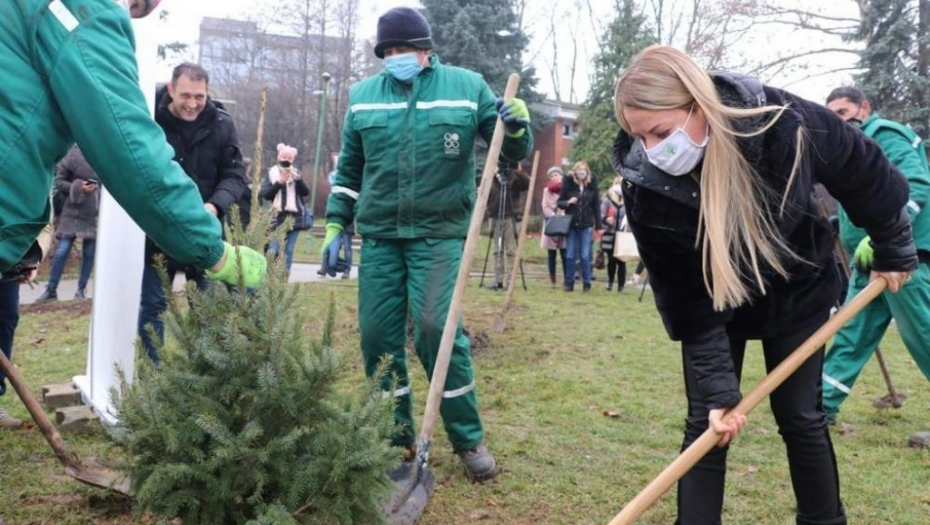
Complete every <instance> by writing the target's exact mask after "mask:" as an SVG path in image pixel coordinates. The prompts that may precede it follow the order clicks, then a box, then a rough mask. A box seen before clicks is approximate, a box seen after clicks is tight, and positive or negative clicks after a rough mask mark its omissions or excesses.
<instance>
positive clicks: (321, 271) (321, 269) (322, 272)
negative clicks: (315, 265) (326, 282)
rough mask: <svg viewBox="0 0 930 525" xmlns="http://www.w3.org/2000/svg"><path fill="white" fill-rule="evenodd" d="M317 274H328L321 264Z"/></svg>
mask: <svg viewBox="0 0 930 525" xmlns="http://www.w3.org/2000/svg"><path fill="white" fill-rule="evenodd" d="M316 274H317V275H319V276H321V277H322V276H324V275H326V270H324V269H323V267H322V266H321V267H320V269H319V270H317V271H316Z"/></svg>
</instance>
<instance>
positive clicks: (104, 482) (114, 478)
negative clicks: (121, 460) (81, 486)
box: [65, 458, 132, 496]
mask: <svg viewBox="0 0 930 525" xmlns="http://www.w3.org/2000/svg"><path fill="white" fill-rule="evenodd" d="M65 470H66V472H67V473H68V475H69V476H71V477H72V478H74V479H76V480H78V481H80V482H81V483H85V484H87V485H91V486H94V487H99V488H103V489H107V490H111V491H113V492H118V493H120V494H125V495H126V496H132V488H131V485H130V481H129V475H128V474H126V473H125V472H120V471H116V470H112V469H109V468H107V467H105V466H104V465H103V464H101V463H99V462H98V461H96V460H94V459H92V458H91V459H88V460H86V461H83V462H81V463H79V464H76V465H69V466H67V467H66V468H65Z"/></svg>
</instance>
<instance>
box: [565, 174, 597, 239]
mask: <svg viewBox="0 0 930 525" xmlns="http://www.w3.org/2000/svg"><path fill="white" fill-rule="evenodd" d="M590 177H591V181H590V182H589V183H588V184H586V185H585V187H584V190H582V189H581V186H579V185H578V182H577V181H576V180H575V178H574V177H571V176H569V177H565V178H563V179H562V191H561V192H560V193H559V203H558V205H559V208H561V209H563V210H565V213H566V214H569V215H571V216H572V228H590V227H594V229H595V230H600V229H602V228H603V226H602V225H601V196H600V193H599V192H598V189H597V178H596V177H595V176H594V175H590ZM572 197H577V198H578V202H576V203H575V204H569V203H568V201H569V199H571V198H572Z"/></svg>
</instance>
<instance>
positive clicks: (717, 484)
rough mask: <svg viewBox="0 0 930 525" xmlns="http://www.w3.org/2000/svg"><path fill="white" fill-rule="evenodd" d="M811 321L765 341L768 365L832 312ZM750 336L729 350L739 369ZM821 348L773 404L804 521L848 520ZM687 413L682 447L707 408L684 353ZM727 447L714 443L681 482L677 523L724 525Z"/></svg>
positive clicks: (807, 524)
mask: <svg viewBox="0 0 930 525" xmlns="http://www.w3.org/2000/svg"><path fill="white" fill-rule="evenodd" d="M812 317H813V318H815V319H812V321H813V322H812V323H810V324H808V326H800V327H793V328H794V329H793V330H792V331H790V332H786V333H784V334H781V335H778V336H775V337H770V338H767V339H763V340H762V349H763V353H764V355H765V368H766V370H767V371H768V372H771V371H772V370H773V369H774V368H775V367H776V366H777V365H778V364H779V363H781V362H782V360H784V359H785V358H786V357H787V356H788V355H789V354H790V353H791V352H792V351H793V350H794V349H795V348H797V347H798V346H799V345H800V344H801V343H802V342H803V341H804V340H805V339H807V337H808V336H810V335H811V334H813V333H814V331H816V330H817V329H818V328H819V327H820V325H821V323H823V322H826V320H827V318H828V312H823V314H822V315H813V316H812ZM745 350H746V341H745V340H736V339H732V338H731V339H730V353H731V355H732V357H733V365H734V369H735V371H736V374H737V378H739V376H740V371H741V369H742V366H743V357H744V355H745ZM823 354H824V352H823V349H822V348H821V349H820V350H819V351H818V352H817V353H815V354H814V355H813V356H812V357H811V358H810V359H808V360H807V361H806V362H805V363H804V364H803V365H801V367H800V368H799V369H798V370H797V371H796V372H795V373H794V374H792V375H791V376H790V377H788V379H786V380H785V382H784V383H782V384H781V386H779V387H778V388H776V389H775V391H774V392H773V393H772V396H771V398H770V399H769V404H770V406H771V407H772V413H773V414H774V415H775V422H776V423H777V424H778V433H779V434H781V437H782V441H784V443H785V448H786V449H787V453H788V469H789V471H790V473H791V482H792V485H793V487H794V495H795V499H796V502H797V506H796V508H797V516H796V521H797V523H798V524H799V525H843V524H845V523H846V517H845V513H844V511H843V505H842V503H841V502H840V486H839V475H838V474H837V469H836V456H835V455H834V453H833V444H832V443H831V441H830V434H829V431H828V429H827V424H826V421H825V419H824V413H823V406H822V404H821V389H820V373H821V368H822V366H823ZM683 361H684V372H685V392H686V393H687V396H688V417H687V419H686V420H685V439H684V444H683V445H682V450H684V449H685V448H687V447H688V445H690V444H691V443H693V442H694V441H695V440H696V439H697V438H698V437H700V435H701V434H702V433H703V432H704V431H705V430H706V429H707V425H708V423H707V414H708V410H707V407H706V405H705V403H704V400H703V399H702V398H701V397H700V396H698V394H697V392H698V378H697V375H696V374H695V371H694V365H693V363H691V358H690V356H689V355H687V354H683ZM727 448H728V447H721V448H714V449H713V450H711V452H710V453H708V454H707V455H706V456H704V458H703V459H701V460H700V461H699V462H698V463H697V464H696V465H695V466H694V468H692V469H691V471H689V472H688V473H687V474H685V476H684V477H683V478H681V481H679V482H678V520H677V521H676V522H675V523H676V524H677V525H719V524H720V522H721V521H720V513H721V508H722V506H723V488H724V479H725V474H726V461H727Z"/></svg>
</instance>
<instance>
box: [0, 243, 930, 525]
mask: <svg viewBox="0 0 930 525" xmlns="http://www.w3.org/2000/svg"><path fill="white" fill-rule="evenodd" d="M529 246H530V253H529V254H528V261H527V265H526V270H527V282H528V285H529V290H528V291H525V292H524V291H522V290H518V291H517V293H516V301H515V303H516V307H515V308H514V309H513V310H511V312H510V315H509V316H508V318H507V323H506V324H507V329H506V331H505V332H504V333H503V334H500V335H498V334H496V333H494V332H493V328H492V327H493V325H494V319H495V316H496V315H497V313H498V311H499V308H500V306H501V305H502V303H503V300H504V294H500V293H494V292H490V291H488V290H485V289H480V288H478V287H477V280H474V281H473V283H472V285H471V286H470V288H469V290H468V293H467V295H466V306H465V319H466V327H467V328H468V330H469V331H470V333H471V334H472V338H473V346H474V348H473V352H474V359H475V367H476V374H477V380H478V384H479V403H480V405H481V411H482V415H483V418H484V422H485V426H486V434H487V443H488V445H489V447H490V448H491V450H492V451H493V452H494V453H495V454H496V456H497V458H498V460H499V462H500V464H501V466H502V467H503V469H504V471H503V474H502V475H501V476H500V478H499V480H498V481H496V482H493V483H490V484H487V485H473V484H471V483H468V482H467V481H466V480H465V478H464V476H463V475H462V473H461V470H460V467H459V463H458V458H456V457H455V456H454V455H453V454H452V451H451V450H450V449H449V447H448V444H447V442H446V439H445V436H444V434H443V433H442V429H441V428H439V429H437V433H436V435H435V436H434V439H433V443H434V449H433V450H434V452H433V459H432V468H433V469H434V471H435V472H436V474H437V478H438V482H439V486H438V489H437V491H436V494H435V496H434V497H433V499H432V501H431V503H430V506H429V508H428V510H427V513H426V515H425V516H424V517H423V519H422V520H421V521H420V523H422V524H423V525H451V524H471V523H475V524H498V523H500V524H527V525H528V524H536V523H545V524H552V525H569V524H572V525H574V524H592V525H596V524H606V523H607V522H608V521H609V520H610V519H611V518H612V517H613V516H614V515H615V514H616V513H617V512H619V510H620V509H621V508H622V507H623V505H624V503H626V502H627V501H628V500H629V499H631V498H632V497H633V496H635V495H636V493H637V492H639V490H640V489H642V488H643V487H644V486H645V485H646V484H647V483H648V482H649V481H650V480H651V479H652V478H653V477H654V476H655V475H656V474H657V473H658V472H659V471H661V470H662V469H663V468H664V467H665V466H666V465H667V464H668V463H669V462H670V461H671V460H672V459H673V458H674V457H675V456H676V454H677V450H678V447H679V445H680V442H681V435H682V426H683V419H684V411H685V402H684V393H683V390H684V389H683V385H682V378H681V371H680V368H681V364H680V355H679V351H678V347H677V345H676V344H674V343H672V342H670V341H669V340H668V339H667V337H666V335H665V332H664V330H663V328H662V324H661V322H660V320H659V318H658V315H657V313H656V311H655V307H654V304H653V302H652V297H651V295H650V294H649V293H648V292H647V294H646V298H645V299H644V301H643V302H638V301H637V298H638V295H639V290H636V291H633V290H627V291H626V292H625V293H623V294H618V293H617V292H616V291H614V292H612V293H608V292H606V291H605V290H604V287H603V284H604V280H605V277H604V272H603V271H599V272H597V274H598V280H597V281H596V282H595V286H594V289H593V290H592V293H589V294H581V293H580V291H578V289H576V292H575V293H572V294H567V293H564V292H562V291H561V289H558V290H553V289H551V288H550V286H549V284H548V282H547V281H548V280H547V278H546V277H544V276H545V268H544V265H545V259H544V255H545V254H544V253H543V252H542V251H541V250H540V249H539V248H538V242H535V241H532V242H530V244H529ZM299 251H303V240H302V242H301V244H300V245H299ZM483 260H484V248H483V247H482V248H480V249H479V251H478V257H477V260H476V262H475V265H474V266H473V267H474V268H475V269H476V270H477V271H478V272H480V270H481V266H482V264H483ZM300 286H302V288H301V294H302V297H303V302H302V304H303V306H302V308H305V309H306V311H307V318H308V319H307V322H306V327H305V328H306V330H307V332H308V333H317V332H318V330H319V329H320V325H321V323H322V322H323V319H322V315H321V313H322V312H323V311H324V309H325V304H326V302H327V301H328V298H329V296H330V294H331V293H332V294H335V298H336V302H337V307H338V310H339V318H338V321H337V326H338V327H339V329H338V334H337V339H336V344H337V345H338V346H339V347H340V348H341V349H342V350H344V351H345V352H346V354H347V356H348V359H347V363H348V364H349V366H348V367H347V370H346V381H358V380H360V379H361V376H362V371H361V368H360V366H359V365H360V364H359V359H358V358H357V357H356V356H357V352H358V349H357V348H358V336H357V332H356V320H355V319H356V311H357V309H356V304H357V299H356V297H357V287H356V286H357V284H356V281H354V280H353V281H339V282H335V281H334V282H329V283H323V284H313V285H309V284H304V285H300ZM579 289H580V287H579ZM46 308H47V309H46V310H45V311H44V312H35V311H33V312H31V313H30V311H29V309H28V308H27V309H26V312H25V313H24V316H23V319H22V321H21V324H20V330H19V332H18V334H17V345H16V350H15V354H14V356H15V360H16V362H17V363H18V364H19V366H20V370H21V372H22V373H23V375H24V376H25V377H26V379H27V381H29V383H30V384H31V386H32V388H33V390H34V391H38V389H39V387H40V386H41V385H43V384H48V383H61V382H66V381H68V380H69V379H70V378H71V376H73V375H77V374H80V373H83V371H84V367H85V355H86V344H87V328H88V320H89V316H88V310H87V307H83V309H82V307H81V306H79V305H69V304H68V303H62V304H61V305H55V306H54V307H46ZM882 348H883V350H885V353H886V359H887V360H888V364H889V367H890V371H891V374H892V377H893V378H894V380H895V383H896V387H897V388H898V389H899V390H902V391H905V392H907V393H908V395H909V396H910V398H909V399H908V400H907V403H906V404H905V406H904V407H903V408H902V409H900V410H889V411H882V412H879V411H877V410H875V409H874V408H872V406H871V401H872V400H873V399H874V398H876V397H879V396H881V395H883V394H884V393H885V391H884V388H885V387H884V384H883V382H882V379H881V375H880V373H879V369H878V367H877V365H876V364H875V363H874V361H873V362H871V363H870V364H869V365H868V366H867V367H866V369H865V371H864V372H863V374H862V376H861V378H860V380H859V383H858V384H857V386H856V390H855V391H854V392H853V395H852V396H851V397H850V399H849V400H848V401H847V403H846V404H845V405H844V406H843V412H842V414H841V421H842V422H845V423H850V424H852V425H853V426H854V430H852V431H851V432H847V433H845V434H842V435H840V434H839V433H838V432H837V429H836V428H834V432H833V439H834V444H835V447H836V452H837V455H838V456H839V466H840V473H841V479H842V488H843V499H844V502H845V504H846V507H847V510H848V514H849V518H850V523H855V524H867V525H878V524H900V525H907V524H910V525H924V524H926V523H930V489H928V487H930V451H928V450H923V451H922V450H915V449H910V448H908V447H907V446H906V441H907V438H908V436H909V435H910V433H911V432H913V431H917V430H930V410H928V408H930V384H928V382H927V381H926V380H925V379H924V378H923V377H922V376H921V374H920V373H919V371H918V370H917V368H916V366H915V365H914V363H913V362H912V361H911V359H910V357H909V355H908V354H907V352H906V351H905V350H904V348H903V346H902V344H901V341H900V339H899V337H898V335H897V333H896V332H895V331H894V330H890V331H889V333H888V335H887V336H886V337H885V340H884V341H883V343H882ZM763 374H764V372H763V362H762V359H761V351H760V350H759V347H758V346H757V345H756V346H752V345H751V346H750V349H749V351H748V352H747V358H746V365H745V372H744V385H745V387H744V391H748V390H749V389H750V388H751V387H752V386H754V385H755V384H756V383H758V381H759V380H760V379H761V377H762V376H763ZM426 391H427V385H426V384H425V381H424V374H423V373H422V370H417V373H416V374H415V382H414V392H415V400H416V402H417V406H418V407H419V408H418V410H419V412H420V413H422V406H423V403H424V396H425V393H426ZM0 406H3V407H4V408H7V409H9V410H10V411H11V412H13V413H14V414H15V415H17V416H20V417H24V418H26V417H27V413H26V411H25V409H24V408H23V407H22V405H21V404H20V403H19V402H18V400H17V398H16V396H15V394H12V395H7V396H5V397H4V398H2V401H0ZM66 439H67V441H68V443H69V445H70V446H71V447H72V448H74V449H75V451H76V452H77V453H78V454H80V455H82V456H90V455H94V456H102V457H110V456H114V455H119V453H120V452H119V450H118V449H116V447H114V446H113V445H111V444H110V442H109V440H108V438H107V436H106V434H105V433H104V432H103V431H97V432H96V433H94V434H92V435H89V436H83V437H80V436H66ZM728 468H729V479H728V492H727V496H728V497H727V501H726V503H725V514H724V522H725V523H731V524H772V525H789V524H793V523H794V511H793V505H794V504H793V501H794V500H793V495H792V490H791V484H790V480H789V477H788V472H787V462H786V460H785V454H784V447H783V445H782V443H781V438H780V437H779V436H778V433H777V430H776V427H775V423H774V421H773V419H772V416H771V412H770V411H769V410H768V407H767V405H766V404H763V406H761V407H760V408H759V409H758V410H757V411H756V412H755V413H753V414H752V415H751V416H750V418H749V424H748V426H747V429H746V431H745V432H744V434H743V435H741V436H740V437H739V438H738V440H737V442H736V444H735V445H734V446H733V447H732V449H731V454H730V461H729V464H728ZM0 478H2V482H0V518H2V519H3V520H5V522H6V524H7V525H38V524H46V523H49V524H56V525H70V524H111V525H115V524H130V523H157V521H155V520H153V519H150V518H149V517H147V516H143V517H139V518H136V517H134V516H133V515H132V513H131V511H130V509H129V505H128V503H127V502H125V501H124V500H120V499H118V498H114V497H110V496H108V494H107V493H106V492H104V491H101V490H96V489H91V488H87V487H84V486H82V485H80V484H79V483H77V482H75V481H73V480H71V479H70V478H68V477H67V476H65V475H64V472H63V470H62V468H61V467H60V465H59V464H58V463H57V461H56V460H55V457H54V455H53V454H52V453H51V450H50V449H49V448H48V446H47V445H46V444H45V442H44V440H43V439H42V436H41V434H40V433H39V431H38V429H36V428H35V427H34V426H32V427H30V428H28V429H27V430H21V431H16V432H6V433H2V434H0ZM674 501H675V498H674V494H668V495H666V496H665V497H664V498H663V499H662V500H661V501H660V502H659V503H658V504H657V505H656V506H655V507H654V508H653V509H651V510H650V511H649V512H648V513H647V514H646V516H645V517H644V518H643V519H642V520H640V523H644V524H665V525H668V524H671V523H672V521H673V520H674V515H675V514H674Z"/></svg>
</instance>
